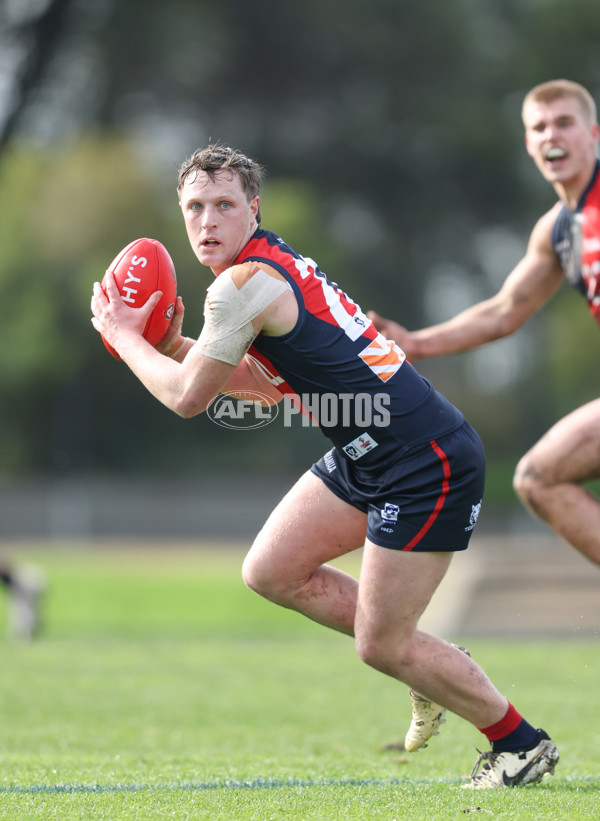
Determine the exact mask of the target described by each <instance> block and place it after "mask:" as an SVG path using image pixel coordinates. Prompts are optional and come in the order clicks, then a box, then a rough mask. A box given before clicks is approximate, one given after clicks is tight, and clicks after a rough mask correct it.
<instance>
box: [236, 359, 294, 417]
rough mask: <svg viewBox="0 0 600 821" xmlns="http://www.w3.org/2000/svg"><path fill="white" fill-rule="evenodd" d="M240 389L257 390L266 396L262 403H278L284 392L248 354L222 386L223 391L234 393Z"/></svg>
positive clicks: (266, 404) (268, 404)
mask: <svg viewBox="0 0 600 821" xmlns="http://www.w3.org/2000/svg"><path fill="white" fill-rule="evenodd" d="M238 391H255V392H257V393H260V394H261V395H262V396H264V397H265V400H266V401H261V402H259V404H260V405H265V406H271V405H277V404H278V402H281V400H282V399H283V394H282V393H281V391H278V390H277V388H276V387H275V385H273V384H272V383H271V382H270V381H269V380H268V379H267V377H266V376H265V374H264V373H263V372H262V371H261V370H260V369H259V368H258V367H257V366H256V363H255V362H254V360H253V359H252V357H251V356H248V355H246V356H245V357H244V358H243V359H242V361H241V362H240V364H239V365H238V366H237V368H236V369H235V371H234V372H233V374H232V375H231V377H230V378H229V379H228V380H227V382H226V384H225V385H224V386H223V387H222V388H221V392H222V393H233V394H235V393H236V392H238ZM257 399H258V397H257Z"/></svg>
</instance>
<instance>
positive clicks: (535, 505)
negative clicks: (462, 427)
mask: <svg viewBox="0 0 600 821" xmlns="http://www.w3.org/2000/svg"><path fill="white" fill-rule="evenodd" d="M522 117H523V123H524V126H525V145H526V148H527V152H528V153H529V155H530V156H531V157H532V159H533V161H534V162H535V164H536V166H537V168H538V169H539V171H540V173H541V174H542V176H543V177H544V178H545V179H546V180H547V181H548V182H549V183H550V184H551V185H552V187H553V188H554V190H555V192H556V194H557V196H558V202H557V203H556V204H555V205H554V206H553V207H552V208H551V209H550V210H549V211H548V212H547V213H546V214H544V215H543V216H542V217H541V218H540V219H539V220H538V222H537V224H536V225H535V227H534V228H533V231H532V233H531V237H530V239H529V244H528V247H527V251H526V254H525V256H524V257H523V259H522V260H521V261H520V262H519V263H518V265H517V266H516V268H515V269H514V270H513V271H512V272H511V273H510V275H509V276H508V278H507V279H506V281H505V282H504V284H503V286H502V287H501V289H500V290H499V291H498V293H497V294H496V295H495V296H492V297H491V298H489V299H486V300H485V301H483V302H480V303H478V304H476V305H474V306H472V307H471V308H468V309H467V310H465V311H463V312H461V313H460V314H458V315H457V316H455V317H454V318H453V319H450V320H449V321H447V322H443V323H441V324H439V325H434V326H431V327H429V328H424V329H422V330H418V331H412V332H411V331H408V330H407V329H406V328H404V327H403V326H401V325H398V324H397V323H396V322H393V321H391V320H389V319H384V318H383V317H381V316H379V315H378V314H377V313H375V312H374V311H370V312H369V313H368V315H369V317H370V318H371V319H373V321H374V322H375V325H376V326H377V328H378V329H379V330H380V331H381V332H382V333H383V334H384V335H385V336H386V337H387V338H389V339H394V340H395V341H396V342H397V343H398V344H399V345H401V346H402V348H403V349H404V351H405V352H406V354H407V356H408V357H410V358H411V359H415V360H416V359H420V358H424V357H431V356H441V355H445V354H452V353H458V352H461V351H466V350H469V349H471V348H475V347H477V346H479V345H484V344H485V343H487V342H492V341H493V340H495V339H500V338H502V337H505V336H508V335H509V334H512V333H514V332H515V331H517V330H518V329H519V328H521V326H522V325H524V324H525V322H526V321H527V320H528V319H529V318H530V317H531V316H532V315H533V314H534V313H535V312H536V311H538V310H539V309H540V308H541V307H542V306H543V305H544V304H545V303H546V302H547V301H548V300H549V299H550V297H552V296H553V294H555V293H556V291H557V290H558V289H559V288H560V286H561V285H562V284H563V283H564V281H565V279H566V280H567V281H568V282H570V283H571V285H573V286H574V287H575V288H576V289H577V290H578V291H579V292H580V293H581V294H582V295H583V297H584V298H585V299H586V300H587V304H588V307H589V311H590V313H591V314H592V316H593V317H594V318H595V319H596V321H597V322H599V323H600V163H599V160H598V158H597V145H598V138H599V135H600V128H599V126H598V122H597V114H596V105H595V102H594V100H593V98H592V96H591V95H590V93H589V92H588V91H587V89H585V88H584V87H583V86H581V85H579V84H578V83H574V82H571V81H569V80H552V81H549V82H546V83H542V84H541V85H538V86H536V87H535V88H533V89H532V90H531V91H530V92H529V93H528V94H527V95H526V97H525V99H524V102H523V108H522ZM598 478H600V399H593V400H592V401H590V402H588V403H587V404H585V405H583V406H582V407H580V408H578V409H577V410H574V411H573V412H572V413H570V414H568V415H567V416H566V417H564V418H563V419H561V420H560V421H559V422H557V423H556V424H555V425H554V426H553V427H552V428H550V430H549V431H548V432H547V433H546V434H544V436H542V438H541V439H540V440H539V442H537V444H535V445H534V446H533V447H532V448H531V450H530V451H529V452H528V453H526V454H525V455H524V456H523V457H522V458H521V460H520V461H519V463H518V465H517V468H516V471H515V475H514V480H513V483H514V488H515V491H516V493H517V494H518V496H519V497H520V499H521V500H522V502H523V503H524V505H525V506H526V507H527V508H528V509H529V510H530V511H531V512H532V513H534V514H535V515H537V516H539V517H540V518H541V519H543V520H544V521H545V522H547V524H548V525H550V527H551V528H552V529H553V530H554V531H555V532H556V533H557V534H558V535H559V536H561V537H562V538H563V539H564V540H565V541H567V542H568V543H569V544H571V545H572V546H573V547H574V548H575V549H576V550H578V551H579V552H580V553H582V554H583V555H584V556H586V557H587V558H588V559H589V560H590V561H591V562H593V563H594V564H596V565H600V501H599V500H598V498H597V497H596V496H595V495H593V494H592V493H591V492H590V491H589V489H587V488H586V487H584V483H586V482H589V481H590V480H593V479H598ZM415 706H416V707H417V714H418V715H416V716H415V717H416V719H417V720H418V719H419V717H420V718H424V719H425V723H426V725H427V726H431V720H430V719H428V716H438V715H439V714H440V710H441V708H440V707H439V706H438V705H436V704H435V703H434V704H431V703H430V702H428V700H427V699H425V700H424V701H423V702H421V703H420V704H419V705H415ZM413 731H414V732H418V727H417V725H416V723H415V720H413V725H412V726H411V730H409V733H411V732H413Z"/></svg>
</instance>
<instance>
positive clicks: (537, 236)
mask: <svg viewBox="0 0 600 821" xmlns="http://www.w3.org/2000/svg"><path fill="white" fill-rule="evenodd" d="M560 208H561V204H560V203H557V205H556V206H555V207H554V208H552V209H551V210H550V211H548V212H547V213H546V214H544V216H543V217H541V218H540V220H538V222H537V224H536V225H535V227H534V229H533V231H532V233H531V237H530V239H529V244H528V247H527V252H526V254H525V256H524V257H523V259H522V260H521V261H520V262H519V263H518V264H517V266H516V267H515V268H514V269H513V271H512V272H511V273H510V274H509V276H508V277H507V279H506V280H505V282H504V284H503V286H502V288H501V289H500V290H499V291H498V293H497V294H495V296H493V297H491V298H490V299H486V300H484V301H483V302H479V303H477V304H476V305H473V306H472V307H470V308H467V310H465V311H462V312H461V313H460V314H457V315H456V316H455V317H453V318H452V319H450V320H448V321H447V322H442V323H440V324H439V325H433V326H431V327H430V328H424V329H422V330H419V331H412V332H410V331H407V330H406V329H405V328H403V327H402V326H397V329H398V332H397V333H396V330H397V329H396V328H394V325H395V323H390V322H389V321H388V320H382V319H381V318H379V319H378V318H377V317H376V316H373V317H372V318H373V319H374V321H375V324H376V326H377V327H378V329H379V330H381V331H382V333H384V335H386V331H387V334H389V335H390V336H391V337H392V338H393V339H394V340H395V341H396V342H397V343H398V344H399V345H400V347H402V348H403V350H404V351H405V353H406V354H407V356H408V357H410V358H413V359H419V358H425V357H432V356H442V355H445V354H452V353H459V352H461V351H467V350H470V349H471V348H476V347H478V346H480V345H484V344H486V343H488V342H493V341H494V340H495V339H500V338H502V337H504V336H509V335H510V334H512V333H514V332H515V331H517V330H518V329H519V328H521V327H522V326H523V325H524V324H525V322H527V320H528V319H529V318H530V317H531V316H532V315H533V314H534V313H535V312H536V311H537V310H538V309H539V308H540V307H541V306H542V305H543V304H544V303H545V302H547V301H548V300H549V299H550V297H551V296H552V295H553V294H554V293H556V291H557V290H558V288H559V287H560V285H561V284H562V282H563V280H564V272H563V270H562V268H561V266H560V263H559V260H558V258H557V256H556V254H555V253H554V250H553V248H552V226H553V225H554V222H555V220H556V216H557V214H558V211H559V210H560Z"/></svg>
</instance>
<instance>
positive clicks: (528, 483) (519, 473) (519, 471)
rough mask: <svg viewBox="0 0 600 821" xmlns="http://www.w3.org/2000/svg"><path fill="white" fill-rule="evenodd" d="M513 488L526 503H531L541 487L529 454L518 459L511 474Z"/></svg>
mask: <svg viewBox="0 0 600 821" xmlns="http://www.w3.org/2000/svg"><path fill="white" fill-rule="evenodd" d="M513 488H514V491H515V493H516V494H517V496H518V497H519V498H520V499H522V500H523V501H524V502H525V503H526V504H531V503H532V502H533V501H534V500H535V498H536V495H537V493H538V491H539V490H540V488H541V481H540V477H539V473H538V471H537V470H536V467H535V464H534V462H533V460H532V459H531V457H530V456H529V454H525V456H523V458H522V459H521V460H520V461H519V463H518V465H517V467H516V469H515V475H514V476H513Z"/></svg>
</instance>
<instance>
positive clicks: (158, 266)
mask: <svg viewBox="0 0 600 821" xmlns="http://www.w3.org/2000/svg"><path fill="white" fill-rule="evenodd" d="M108 270H109V271H112V272H113V274H114V276H115V282H116V283H117V288H118V289H119V293H120V294H121V299H122V300H123V302H125V303H126V304H127V305H130V306H131V307H132V308H141V307H142V305H144V304H145V303H146V302H147V300H148V298H149V297H150V296H152V294H153V293H155V291H162V292H163V295H162V297H161V298H160V302H159V303H158V305H157V306H156V308H155V309H154V310H153V311H152V313H151V314H150V317H149V318H148V322H147V323H146V327H145V328H144V339H146V340H147V341H148V342H149V343H150V344H151V345H158V343H159V342H160V340H161V339H162V338H163V336H164V335H165V333H166V331H167V328H168V327H169V325H170V323H171V319H172V317H173V311H174V310H175V300H176V298H177V276H176V275H175V266H174V265H173V260H172V259H171V257H170V256H169V252H168V251H167V249H166V248H165V246H164V245H163V244H162V243H160V242H159V241H158V240H156V239H146V238H142V239H135V240H134V241H133V242H130V243H129V245H127V246H126V247H125V248H123V250H122V251H121V252H120V253H119V254H117V256H116V257H115V258H114V259H113V261H112V262H111V264H110V266H109V268H108ZM102 288H103V290H104V292H105V293H106V286H105V282H104V279H103V280H102ZM102 341H103V342H104V344H105V345H106V348H107V350H108V352H109V353H111V354H112V355H113V356H114V357H115V359H121V357H120V356H119V354H118V353H117V352H116V351H115V349H114V348H112V347H111V346H110V345H109V344H108V342H107V341H106V340H105V339H104V337H102Z"/></svg>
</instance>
